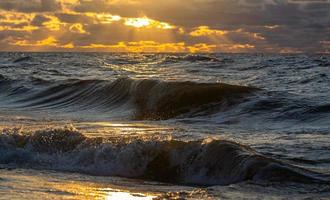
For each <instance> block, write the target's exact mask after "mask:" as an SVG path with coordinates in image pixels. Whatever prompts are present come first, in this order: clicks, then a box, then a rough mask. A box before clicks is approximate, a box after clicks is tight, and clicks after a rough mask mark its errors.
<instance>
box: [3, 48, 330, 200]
mask: <svg viewBox="0 0 330 200" xmlns="http://www.w3.org/2000/svg"><path fill="white" fill-rule="evenodd" d="M329 97H330V56H329V55H304V54H294V55H288V54H267V55H263V54H192V55H191V54H109V53H0V119H1V122H0V126H1V128H2V129H3V131H2V133H1V134H0V168H1V169H0V170H1V174H6V175H0V193H1V194H2V193H3V194H5V195H7V196H4V197H5V198H14V199H15V198H16V199H20V198H21V197H25V196H26V195H28V196H31V198H41V197H44V198H42V199H45V198H46V197H47V198H49V199H54V198H57V199H81V198H86V199H104V198H107V199H111V198H115V197H116V198H120V195H122V196H121V197H122V198H124V197H125V195H128V196H126V197H127V199H152V198H159V199H164V198H165V199H166V198H183V199H185V198H187V199H201V198H203V199H207V198H209V199H217V198H220V199H226V198H229V199H237V198H243V197H244V198H247V199H254V198H257V199H258V198H260V199H264V198H268V199H283V198H297V199H301V198H321V199H322V198H323V199H327V198H329V197H330V196H329V195H330V175H329V174H330V145H329V144H330V101H329ZM119 177H120V178H119ZM125 178H130V179H125ZM68 180H71V181H72V182H74V184H73V183H72V184H71V185H70V183H71V182H68ZM150 181H154V182H150ZM28 183H29V184H28ZM25 184H26V185H25ZM31 184H32V185H33V186H30V185H31ZM27 185H29V186H27ZM59 185H61V186H63V187H59ZM91 185H92V186H91ZM141 185H142V186H141ZM107 187H108V189H106V188H107ZM70 188H71V189H70ZM109 188H112V189H109ZM49 191H55V192H49ZM40 195H41V196H40ZM116 195H119V196H116ZM126 197H125V198H126Z"/></svg>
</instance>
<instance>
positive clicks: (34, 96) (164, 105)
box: [1, 78, 258, 120]
mask: <svg viewBox="0 0 330 200" xmlns="http://www.w3.org/2000/svg"><path fill="white" fill-rule="evenodd" d="M30 82H31V83H32V84H34V88H32V89H30V90H29V89H27V88H26V87H25V86H23V85H24V83H23V84H22V83H20V84H17V81H16V82H14V83H13V82H12V81H6V84H5V83H4V82H3V81H2V84H1V88H4V89H3V90H2V91H1V93H2V94H1V95H2V96H3V95H4V96H5V97H6V96H7V97H8V98H9V99H10V102H11V104H13V105H14V106H16V107H17V108H34V109H64V110H65V111H77V110H79V111H82V110H88V111H91V110H95V111H97V112H103V113H106V112H113V111H114V109H115V108H120V107H122V108H123V109H125V110H128V109H129V107H133V112H134V118H135V119H139V120H143V119H149V120H161V119H170V118H173V117H178V116H180V115H182V114H187V113H200V112H202V111H211V110H213V109H214V108H216V109H215V110H217V111H219V110H226V109H229V108H230V107H232V106H234V105H236V104H239V103H241V102H242V101H244V99H245V97H246V96H248V95H251V94H253V93H254V92H255V91H257V90H258V89H256V88H253V87H248V86H238V85H228V84H222V83H221V84H220V83H195V82H164V81H158V80H150V79H144V80H134V79H130V78H120V79H117V80H115V81H105V80H68V81H62V82H55V83H50V82H47V81H43V80H40V78H39V79H36V78H34V79H33V80H30ZM25 85H26V84H25ZM22 88H24V90H23V89H22ZM20 92H21V93H20ZM3 93H5V94H3ZM3 99H6V98H3ZM210 107H212V109H208V108H210Z"/></svg>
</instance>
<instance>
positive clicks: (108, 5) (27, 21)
mask: <svg viewBox="0 0 330 200" xmlns="http://www.w3.org/2000/svg"><path fill="white" fill-rule="evenodd" d="M329 10H330V1H327V0H325V1H297V0H296V1H293V0H189V1H177V0H166V1H165V0H164V1H155V0H0V37H1V38H2V40H1V39H0V40H1V41H2V43H1V45H2V47H3V49H4V50H6V49H9V50H10V49H19V48H23V49H24V48H26V49H30V48H32V46H33V45H31V46H28V45H25V46H24V45H19V43H17V44H16V46H15V41H16V42H18V41H21V42H22V41H25V43H21V44H35V46H37V47H38V49H40V48H41V46H42V45H44V46H47V48H48V49H51V48H56V49H69V50H90V49H94V50H107V51H108V50H110V49H116V48H117V47H118V45H119V46H120V48H122V49H125V50H128V51H130V50H132V51H133V50H135V49H141V48H142V47H140V46H141V45H145V46H146V48H147V47H148V48H147V49H148V50H150V49H154V50H155V51H156V50H157V49H161V48H164V49H167V50H170V49H172V50H175V49H176V50H177V51H190V52H196V51H205V52H208V51H224V52H229V51H231V52H242V51H243V52H245V51H250V52H280V51H282V52H294V51H296V52H328V51H329V45H328V44H329V43H328V42H327V41H330V28H329V27H330V12H329ZM22 33H25V35H24V36H22ZM50 37H51V38H54V39H55V40H56V45H53V46H51V45H46V43H43V42H41V43H38V41H39V42H40V41H44V40H47V39H49V38H50ZM152 42H153V43H152ZM36 44H38V45H36ZM122 44H125V48H124V47H123V45H122ZM133 44H136V45H133ZM162 44H164V45H163V46H162ZM165 44H166V45H165ZM170 44H171V45H170ZM174 44H180V45H174ZM182 44H184V45H182ZM66 45H67V46H66ZM93 45H94V46H93ZM137 46H138V47H137ZM165 46H166V48H165ZM83 47H85V48H83ZM88 47H92V48H88ZM106 47H108V48H106ZM110 47H111V48H110ZM156 47H157V48H156ZM158 47H159V48H158ZM170 47H171V48H170ZM118 48H119V47H118ZM142 49H143V48H142Z"/></svg>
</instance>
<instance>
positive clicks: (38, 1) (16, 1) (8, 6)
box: [0, 0, 61, 13]
mask: <svg viewBox="0 0 330 200" xmlns="http://www.w3.org/2000/svg"><path fill="white" fill-rule="evenodd" d="M0 9H3V10H8V11H19V12H26V13H31V12H52V11H57V10H60V9H61V4H60V3H59V2H57V1H56V0H1V1H0Z"/></svg>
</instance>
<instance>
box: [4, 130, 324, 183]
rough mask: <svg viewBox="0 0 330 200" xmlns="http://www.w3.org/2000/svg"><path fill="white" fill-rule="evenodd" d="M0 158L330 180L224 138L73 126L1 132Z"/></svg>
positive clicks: (206, 179) (237, 177)
mask: <svg viewBox="0 0 330 200" xmlns="http://www.w3.org/2000/svg"><path fill="white" fill-rule="evenodd" d="M0 150H1V152H2V153H1V154H0V163H1V164H5V165H10V166H13V165H14V166H16V167H25V168H26V167H28V168H38V169H40V168H41V169H52V170H61V171H70V172H80V173H88V174H93V175H104V176H107V175H110V176H122V177H129V178H141V179H147V180H156V181H164V182H173V183H181V184H199V185H228V184H232V183H238V182H242V181H247V180H253V181H288V182H303V183H326V184H328V183H329V180H328V176H327V175H324V174H319V173H316V172H312V171H309V170H305V169H302V168H299V167H295V166H292V165H289V164H286V163H284V162H281V161H278V160H275V159H273V158H270V157H266V156H263V155H261V154H259V153H257V152H256V151H255V150H253V149H252V148H250V147H248V146H245V145H242V144H239V143H235V142H231V141H225V140H200V141H190V142H186V141H178V140H142V139H135V140H127V141H125V140H120V139H119V140H118V139H110V138H88V137H86V136H84V135H83V134H81V133H80V132H78V131H77V130H75V129H54V130H42V131H37V132H34V133H31V134H21V133H10V131H9V132H8V131H7V133H2V134H1V135H0Z"/></svg>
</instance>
